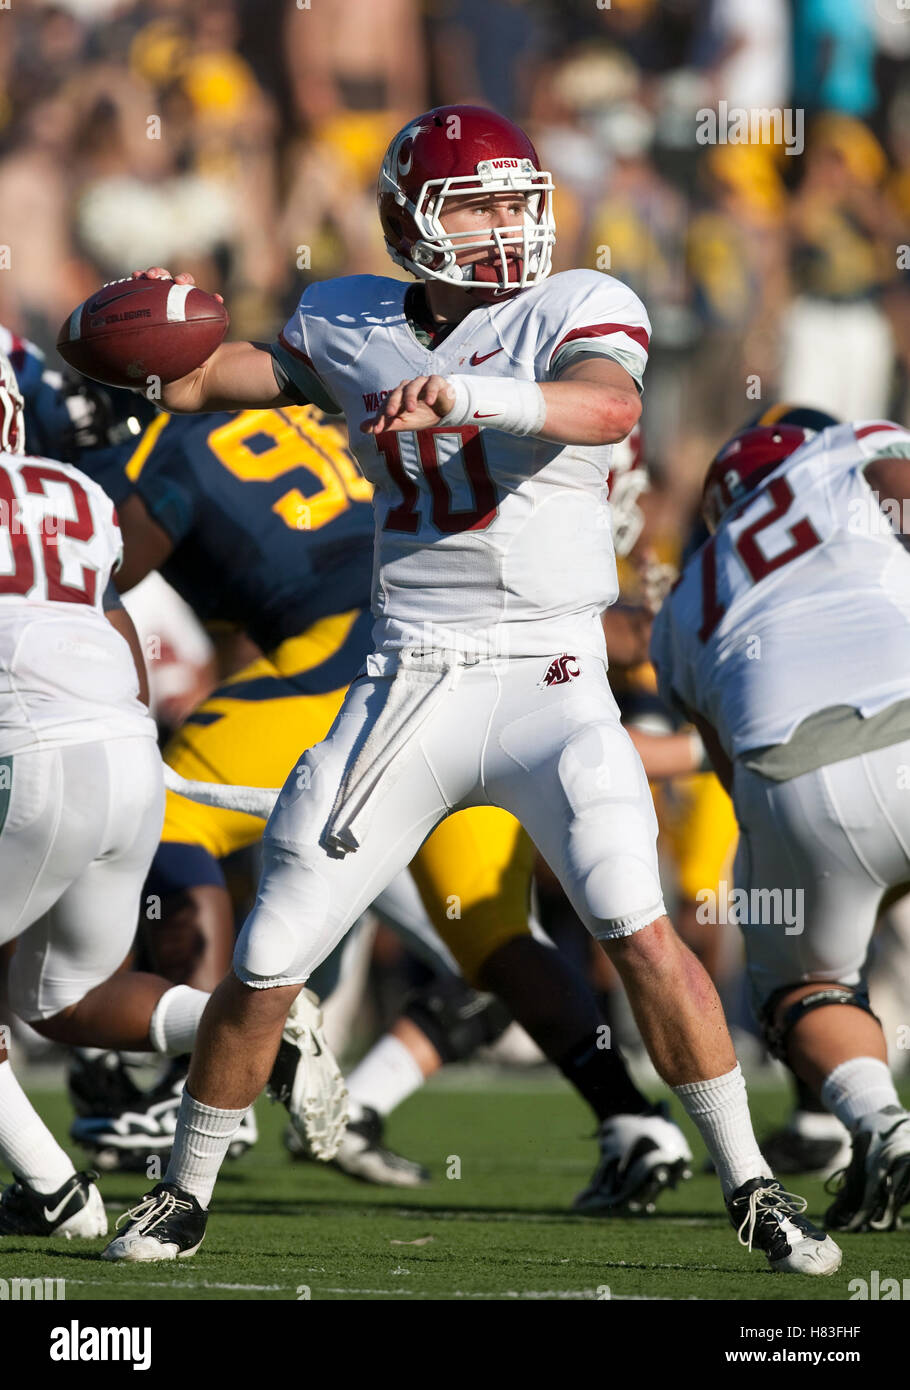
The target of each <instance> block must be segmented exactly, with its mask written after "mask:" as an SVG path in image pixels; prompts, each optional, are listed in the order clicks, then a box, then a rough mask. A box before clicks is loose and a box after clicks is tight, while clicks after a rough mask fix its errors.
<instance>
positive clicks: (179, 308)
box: [57, 279, 229, 387]
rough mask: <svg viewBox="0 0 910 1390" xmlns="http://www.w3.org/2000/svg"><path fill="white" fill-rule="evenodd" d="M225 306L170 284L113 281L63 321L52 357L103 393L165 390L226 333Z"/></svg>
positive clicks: (188, 287)
mask: <svg viewBox="0 0 910 1390" xmlns="http://www.w3.org/2000/svg"><path fill="white" fill-rule="evenodd" d="M228 322H229V320H228V314H227V310H226V309H225V307H224V305H223V304H222V303H221V302H220V301H219V300H217V299H216V298H215V297H214V295H211V294H206V293H205V291H204V290H200V289H197V288H196V286H195V285H178V284H177V283H176V282H175V281H174V280H131V279H126V280H113V281H112V282H111V283H110V284H108V285H104V286H103V287H102V288H101V289H100V290H97V291H96V293H95V294H92V295H90V296H89V298H88V299H86V300H85V301H84V302H83V303H82V304H80V305H79V306H78V308H76V309H74V310H73V312H72V313H71V314H70V315H69V317H68V318H67V319H66V321H65V323H64V324H63V325H62V327H61V329H60V332H59V334H58V341H57V351H58V352H59V353H60V356H61V357H62V358H63V360H64V361H65V362H68V363H69V365H70V366H71V367H75V369H76V370H77V371H78V372H81V373H82V374H83V376H88V377H92V378H93V380H95V381H101V382H104V384H105V385H107V386H131V387H143V386H146V385H147V384H149V378H157V380H158V382H160V383H161V384H162V385H166V384H167V383H168V382H170V381H176V380H177V379H178V378H179V377H182V376H185V375H186V373H187V372H191V371H192V370H193V368H194V367H198V366H199V365H200V364H201V363H202V362H204V361H205V359H206V358H207V357H208V356H209V355H210V354H211V353H212V352H214V350H215V348H216V347H218V345H219V343H220V342H221V341H222V339H223V338H224V335H225V333H226V332H227V326H228Z"/></svg>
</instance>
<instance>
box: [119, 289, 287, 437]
mask: <svg viewBox="0 0 910 1390" xmlns="http://www.w3.org/2000/svg"><path fill="white" fill-rule="evenodd" d="M132 278H133V279H134V280H140V279H149V280H175V281H176V283H177V284H178V285H192V284H194V283H195V281H194V280H193V277H192V275H189V274H186V273H185V272H184V273H183V274H181V275H176V276H174V275H171V273H170V271H167V270H164V269H163V268H162V267H161V266H152V268H151V269H150V270H134V271H133V275H132ZM216 297H217V298H220V295H219V296H216ZM300 402H301V397H300V395H299V393H297V394H295V395H294V396H289V395H286V394H285V393H284V392H283V391H282V389H281V387H280V386H279V384H278V378H277V377H276V375H275V366H274V358H273V357H272V354H271V353H270V351H269V349H268V347H267V346H266V345H264V344H261V343H222V344H221V346H220V347H217V348H216V349H215V351H214V352H213V353H212V355H211V356H210V357H207V358H206V360H205V361H204V362H203V363H202V365H201V366H199V367H196V368H195V370H193V371H192V372H187V374H186V376H182V377H179V378H178V379H177V381H172V382H170V383H169V384H168V385H167V386H163V387H162V390H161V405H162V407H163V409H164V410H166V411H168V412H169V413H170V414H172V415H192V414H195V413H196V412H197V411H203V410H268V409H270V408H271V407H273V406H281V405H294V404H300Z"/></svg>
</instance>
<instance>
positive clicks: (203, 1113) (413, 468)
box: [105, 107, 840, 1274]
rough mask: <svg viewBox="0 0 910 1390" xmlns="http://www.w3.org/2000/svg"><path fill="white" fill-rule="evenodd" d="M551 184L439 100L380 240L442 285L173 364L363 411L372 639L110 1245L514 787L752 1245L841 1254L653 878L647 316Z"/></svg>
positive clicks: (194, 1237)
mask: <svg viewBox="0 0 910 1390" xmlns="http://www.w3.org/2000/svg"><path fill="white" fill-rule="evenodd" d="M551 194H552V181H551V179H550V176H549V174H547V173H545V172H544V171H542V170H541V169H540V166H539V162H538V159H537V155H536V153H535V151H534V148H533V146H532V145H531V143H530V141H529V140H528V138H527V136H525V135H524V133H523V132H522V131H520V130H519V129H518V128H517V127H516V126H514V125H512V123H511V122H509V121H506V120H505V119H503V118H502V117H500V116H498V115H495V114H494V113H492V112H489V111H485V110H482V109H480V108H476V107H443V108H438V109H437V110H435V111H431V112H428V113H427V114H426V115H424V116H421V117H419V118H417V119H416V120H414V121H413V122H411V123H410V124H409V125H408V126H406V127H405V128H404V129H403V130H402V131H401V132H400V133H399V135H398V136H397V137H396V138H395V140H394V141H393V142H392V144H391V146H390V148H389V151H388V153H387V155H386V158H385V161H384V163H383V166H382V170H381V173H380V180H379V210H380V217H381V220H382V224H383V228H384V231H385V236H386V241H387V245H388V247H389V250H390V252H391V254H392V256H393V258H394V259H395V260H396V261H397V262H398V263H399V264H400V265H402V266H404V267H405V268H406V269H407V270H409V271H410V272H411V273H412V274H414V275H416V276H417V277H418V279H419V280H420V281H421V282H422V283H420V284H418V285H412V286H410V287H409V286H408V285H406V284H405V283H403V282H401V281H399V280H386V279H381V278H378V277H369V276H366V277H355V278H353V279H341V280H335V281H329V282H327V283H324V284H319V285H314V286H311V287H310V288H309V289H308V290H307V291H306V293H305V294H304V295H303V297H302V299H301V302H300V306H299V308H298V310H297V312H296V313H295V314H294V315H293V317H292V318H291V320H290V322H289V323H288V324H287V326H286V327H285V330H284V332H283V333H282V335H281V337H280V339H279V342H278V343H277V344H273V345H272V347H271V348H269V347H263V346H259V347H257V346H256V345H253V344H249V343H233V344H230V345H227V346H222V347H220V348H219V349H218V350H217V351H216V352H215V353H213V354H212V356H211V357H210V358H209V359H208V360H207V361H206V362H205V363H204V364H203V365H202V366H201V367H199V368H198V369H197V370H196V371H195V372H192V373H190V374H188V375H187V376H186V377H184V378H182V379H181V380H179V381H177V382H174V383H172V384H171V385H170V386H168V387H166V388H165V392H164V398H163V401H162V404H163V405H164V407H165V408H166V409H168V410H177V411H181V410H189V411H194V410H206V409H214V408H216V407H217V408H219V409H230V408H233V407H237V408H240V407H244V406H253V405H256V406H265V405H269V406H273V405H281V404H283V403H289V402H294V401H301V400H310V401H315V402H316V403H318V404H319V405H321V406H322V407H323V408H325V409H328V410H334V411H341V412H343V413H344V414H345V416H346V418H347V422H348V426H349V429H350V432H351V437H352V441H353V445H354V447H355V449H356V451H357V454H358V457H359V459H360V461H361V464H362V466H363V469H364V471H365V473H366V474H367V476H368V477H369V478H370V479H371V481H372V482H373V483H374V484H375V488H376V499H375V506H376V550H375V569H374V579H375V583H374V612H375V617H376V627H375V639H376V652H375V654H374V655H372V656H371V657H370V658H368V661H367V665H366V668H365V670H364V672H363V673H362V675H361V676H360V677H359V678H358V679H357V680H355V681H354V683H353V685H352V686H351V688H350V691H349V694H348V696H347V698H346V700H345V703H344V706H343V707H342V710H341V712H340V714H339V716H338V719H337V720H336V722H335V724H334V725H333V728H332V729H331V731H330V733H329V735H328V737H327V738H326V740H325V741H324V742H323V743H321V744H319V745H318V746H317V747H316V748H314V749H311V750H310V751H309V752H307V753H306V755H305V756H303V757H302V758H301V760H300V762H299V763H298V764H297V766H296V767H295V768H294V769H292V771H291V773H290V776H289V778H288V781H287V783H286V784H285V788H284V791H283V793H282V795H281V796H280V798H279V801H278V804H277V806H276V808H275V811H274V813H273V815H272V817H271V819H270V821H269V823H268V826H267V828H266V832H265V838H264V841H263V851H264V871H263V876H262V880H261V882H260V887H259V893H258V897H257V901H256V904H255V906H254V908H253V911H252V913H251V914H250V917H249V918H248V920H247V922H246V924H245V926H244V929H243V931H242V933H241V935H240V938H239V940H238V943H237V949H236V952H235V956H234V967H233V972H232V974H231V975H229V976H228V977H227V979H226V980H225V981H224V982H223V984H222V985H221V986H219V988H218V990H217V991H216V993H215V995H214V996H213V998H212V1002H211V1004H210V1005H209V1007H208V1009H207V1010H206V1014H205V1016H204V1019H203V1023H202V1025H201V1029H200V1035H199V1040H198V1043H197V1047H196V1050H195V1053H194V1057H193V1062H192V1066H191V1070H190V1074H189V1078H188V1083H187V1089H186V1091H185V1093H184V1100H183V1102H182V1107H181V1118H180V1123H179V1125H178V1131H177V1135H176V1139H175V1144H174V1149H173V1151H172V1156H171V1163H170V1166H169V1168H168V1172H167V1175H166V1178H165V1181H164V1183H162V1184H160V1185H159V1186H158V1188H156V1190H155V1192H153V1193H152V1194H150V1195H149V1197H148V1198H147V1199H146V1202H145V1203H144V1205H143V1206H142V1208H140V1209H139V1210H138V1211H137V1212H136V1214H135V1216H134V1218H133V1220H132V1221H131V1222H130V1224H129V1225H128V1226H127V1227H126V1229H125V1230H124V1233H123V1234H122V1235H121V1236H120V1237H119V1238H117V1239H116V1240H115V1241H114V1242H113V1243H112V1244H111V1245H110V1246H109V1247H108V1250H107V1251H106V1252H105V1253H106V1255H107V1257H108V1258H111V1259H173V1258H175V1257H176V1256H177V1255H188V1254H192V1253H193V1252H194V1251H195V1250H196V1249H198V1247H199V1244H200V1243H201V1241H202V1238H203V1234H204V1231H205V1223H206V1210H205V1209H206V1207H207V1205H208V1202H209V1198H210V1195H211V1192H212V1190H213V1187H214V1182H215V1178H216V1175H217V1171H218V1168H219V1165H220V1163H221V1161H222V1158H223V1155H224V1153H225V1151H226V1149H227V1147H228V1145H229V1144H230V1140H231V1135H232V1134H233V1132H234V1129H235V1128H236V1125H237V1122H238V1119H239V1116H240V1114H241V1113H242V1111H243V1110H244V1109H245V1108H246V1107H247V1106H248V1105H249V1104H250V1102H251V1101H252V1100H253V1099H254V1097H255V1096H256V1095H257V1093H258V1092H259V1090H260V1089H261V1087H262V1085H263V1082H264V1080H265V1077H266V1075H267V1072H268V1067H269V1065H270V1063H271V1057H272V1055H273V1052H274V1047H275V1043H276V1039H277V1037H278V1034H279V1032H280V1029H281V1025H282V1022H283V1019H284V1015H285V1012H286V1010H287V1008H288V1006H289V1004H290V1002H291V1000H293V998H294V996H295V994H296V992H297V991H298V989H299V988H300V986H301V984H302V983H303V982H304V981H305V980H306V979H307V977H308V976H309V974H310V972H311V971H312V970H313V969H314V968H315V967H316V966H317V965H318V964H319V962H320V961H321V960H322V959H323V958H324V957H325V956H326V955H327V953H328V952H329V951H330V950H331V949H332V947H333V946H334V945H335V944H336V943H337V942H338V941H339V940H340V939H341V937H342V936H343V935H344V934H345V932H346V931H347V930H348V928H349V927H350V925H351V924H352V922H353V921H354V920H355V918H356V917H357V915H358V914H359V913H360V912H361V911H362V910H363V909H364V908H365V907H366V906H367V904H368V903H369V902H370V901H372V899H374V898H375V897H376V894H377V892H378V891H379V890H380V889H381V888H382V887H383V886H384V885H385V884H386V883H388V882H389V880H390V879H391V878H392V876H393V875H394V874H395V873H396V872H397V871H398V870H399V869H401V868H403V867H404V866H405V865H406V864H407V863H408V862H409V861H410V860H411V858H412V857H413V855H414V853H415V852H416V850H417V849H418V847H419V846H420V844H421V843H422V841H423V840H424V839H425V837H426V836H427V835H428V834H429V832H430V831H431V830H432V829H433V827H434V826H435V825H437V824H438V822H439V821H440V820H441V819H442V818H443V817H445V816H446V815H447V814H449V813H450V812H451V811H455V810H457V809H459V808H461V807H466V806H473V805H484V804H494V805H498V806H501V807H503V808H505V809H507V810H509V811H511V812H512V813H513V814H514V815H515V816H517V818H518V819H519V820H521V821H522V822H523V823H524V825H525V826H526V827H527V829H528V830H529V832H530V834H531V835H532V837H533V839H534V840H535V841H536V843H537V845H538V847H539V849H540V850H541V852H542V854H543V855H544V857H545V858H546V859H547V861H548V862H549V864H550V865H551V866H552V867H553V869H554V870H555V871H556V873H557V874H558V876H559V878H560V880H561V882H562V884H563V887H564V888H565V890H566V892H567V893H568V895H569V897H570V899H571V900H572V902H573V904H574V906H575V908H576V910H577V911H578V913H579V915H580V916H581V918H582V920H583V921H584V922H585V924H586V925H587V926H588V928H589V929H590V931H591V932H592V933H593V935H594V936H595V937H597V938H598V939H599V940H601V941H602V942H603V944H604V947H605V949H606V951H607V953H608V954H609V955H610V958H611V959H612V960H613V961H614V962H615V964H616V967H617V969H618V971H619V973H620V975H621V977H622V979H623V981H624V984H625V986H626V989H627V992H628V994H629V997H630V1000H631V1003H632V1007H633V1010H634V1012H635V1015H636V1018H637V1021H638V1023H639V1026H640V1028H641V1031H642V1034H643V1036H644V1037H645V1040H646V1042H647V1045H648V1048H649V1051H650V1053H651V1056H652V1058H653V1060H654V1063H655V1065H656V1067H657V1069H658V1071H659V1072H660V1073H661V1075H662V1076H663V1078H664V1079H665V1080H666V1081H667V1083H668V1084H669V1085H671V1086H673V1088H674V1089H675V1091H676V1093H677V1095H678V1096H679V1097H680V1099H681V1101H682V1103H683V1105H684V1106H685V1108H686V1110H687V1111H688V1113H689V1114H690V1115H691V1116H692V1118H693V1119H694V1121H695V1123H696V1124H697V1125H698V1127H699V1129H700V1131H701V1133H702V1135H703V1137H704V1139H705V1142H706V1143H707V1145H708V1148H709V1150H710V1152H711V1154H712V1156H713V1157H714V1159H715V1161H716V1164H717V1168H718V1172H719V1174H720V1176H721V1181H722V1185H723V1188H724V1195H725V1198H726V1199H727V1203H728V1209H729V1212H730V1215H731V1218H732V1219H733V1221H734V1224H735V1225H736V1226H737V1227H738V1228H739V1230H740V1233H741V1239H743V1241H744V1243H746V1242H748V1243H749V1244H750V1246H751V1245H756V1246H758V1247H759V1248H761V1249H763V1250H764V1251H765V1252H766V1254H767V1255H768V1258H769V1260H770V1262H771V1264H772V1266H773V1267H774V1268H775V1269H781V1270H786V1271H800V1272H808V1273H813V1274H825V1273H830V1272H832V1271H833V1270H834V1269H835V1268H836V1267H837V1265H838V1264H839V1262H840V1251H839V1250H838V1249H837V1247H836V1246H835V1245H834V1243H833V1242H832V1241H831V1240H830V1238H827V1237H825V1236H824V1235H823V1234H822V1233H821V1232H820V1231H818V1230H816V1229H815V1228H814V1227H813V1226H812V1225H811V1224H810V1223H809V1222H807V1221H806V1220H805V1219H804V1218H803V1217H802V1216H801V1214H800V1213H801V1211H802V1210H803V1209H804V1208H805V1203H804V1202H802V1201H801V1199H793V1198H791V1197H790V1196H789V1194H786V1193H784V1192H783V1191H782V1190H781V1188H780V1186H779V1184H777V1183H775V1182H774V1181H773V1179H772V1178H771V1175H770V1173H769V1171H768V1169H767V1167H766V1165H765V1163H764V1160H763V1159H762V1157H761V1154H760V1152H759V1150H758V1147H757V1145H756V1143H755V1139H754V1136H753V1134H752V1128H751V1123H750V1119H749V1113H748V1104H747V1100H746V1094H745V1087H744V1084H743V1080H742V1076H741V1073H740V1071H739V1067H738V1065H737V1063H736V1058H735V1055H734V1053H733V1049H732V1046H731V1043H730V1039H729V1035H728V1033H727V1029H726V1024H725V1022H724V1019H723V1014H722V1011H721V1008H720V1004H719V1001H718V999H717V996H716V993H715V992H714V989H713V987H712V985H711V983H710V980H709V979H708V977H707V975H706V974H705V972H704V971H703V969H702V968H701V966H700V965H699V964H698V963H697V961H696V960H695V958H694V956H692V955H691V954H690V953H689V952H688V951H686V950H685V948H684V947H683V946H682V944H681V942H680V941H679V940H678V938H677V937H676V935H675V933H674V932H673V929H672V927H671V925H670V922H669V920H668V918H667V916H666V912H665V908H664V905H663V899H662V896H661V887H660V880H659V876H658V869H657V855H656V846H655V841H656V834H657V825H656V818H655V815H654V809H653V806H652V804H651V799H650V794H649V791H648V786H647V781H646V779H645V776H644V772H643V770H642V766H641V763H640V761H639V758H638V755H637V753H636V752H635V749H634V747H633V745H632V743H631V741H630V739H629V737H628V735H627V734H626V733H625V731H624V730H623V729H622V727H621V725H620V721H619V714H618V711H617V708H616V703H615V701H614V699H613V696H612V694H611V691H610V687H609V684H608V681H607V674H606V649H605V645H604V640H603V632H602V627H601V622H600V611H601V609H602V608H604V607H605V606H606V605H608V604H610V603H611V602H613V600H614V599H615V597H616V594H617V582H616V570H615V564H614V560H613V554H612V544H611V538H610V518H609V508H608V505H607V503H606V497H605V493H606V481H607V475H608V472H609V466H610V446H611V445H612V444H613V443H614V442H616V441H617V440H620V439H622V438H624V437H625V435H627V434H628V432H629V430H630V429H631V428H632V427H633V425H634V424H635V423H636V421H637V419H638V416H639V413H640V404H639V388H640V382H641V376H642V372H643V370H644V365H645V360H646V354H647V347H648V331H649V328H648V320H647V316H646V314H645V311H644V308H643V307H642V305H641V303H640V302H639V300H638V299H637V298H636V296H635V295H634V294H632V293H631V291H630V290H628V289H627V288H626V287H625V286H624V285H622V284H620V283H619V282H618V281H616V280H614V279H612V278H611V277H609V276H606V275H601V274H599V273H598V272H595V271H572V272H569V273H567V274H563V275H558V276H555V277H554V278H553V279H548V278H547V276H548V273H549V269H550V256H551V248H552V244H553V241H554V236H555V232H554V226H553V219H552V213H551V206H550V199H551ZM136 273H137V274H139V273H140V272H136ZM145 273H147V274H150V275H158V276H166V275H167V272H166V271H163V270H161V269H160V268H158V267H156V268H154V269H153V270H152V271H149V272H145ZM189 278H190V277H187V276H179V277H178V279H180V280H181V281H183V282H187V281H188V280H189ZM594 1045H596V1039H592V1046H594Z"/></svg>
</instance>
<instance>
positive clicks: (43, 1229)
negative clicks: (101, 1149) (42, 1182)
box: [0, 1173, 107, 1240]
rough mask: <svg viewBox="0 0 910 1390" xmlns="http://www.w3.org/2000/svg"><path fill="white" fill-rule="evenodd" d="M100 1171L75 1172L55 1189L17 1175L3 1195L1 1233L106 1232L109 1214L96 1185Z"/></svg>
mask: <svg viewBox="0 0 910 1390" xmlns="http://www.w3.org/2000/svg"><path fill="white" fill-rule="evenodd" d="M97 1176H98V1174H97V1173H74V1174H73V1176H72V1177H71V1178H67V1180H66V1182H65V1183H64V1184H63V1186H62V1187H58V1188H57V1191H56V1192H36V1191H35V1189H34V1188H33V1187H29V1185H28V1183H27V1182H26V1181H25V1179H24V1178H19V1177H17V1178H16V1179H15V1181H14V1182H12V1183H11V1184H10V1186H9V1187H5V1188H4V1189H3V1195H2V1196H0V1236H65V1237H66V1239H67V1240H72V1238H73V1237H74V1236H79V1237H81V1238H84V1239H86V1240H92V1239H94V1238H95V1237H97V1236H106V1235H107V1214H106V1212H105V1210H104V1203H103V1202H102V1200H101V1193H100V1192H99V1191H98V1189H97V1187H96V1186H95V1179H96V1178H97Z"/></svg>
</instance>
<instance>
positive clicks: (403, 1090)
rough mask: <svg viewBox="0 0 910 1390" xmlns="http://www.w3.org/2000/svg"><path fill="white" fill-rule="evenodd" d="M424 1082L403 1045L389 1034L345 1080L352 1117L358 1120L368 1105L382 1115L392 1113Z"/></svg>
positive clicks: (380, 1040) (417, 1067) (421, 1074)
mask: <svg viewBox="0 0 910 1390" xmlns="http://www.w3.org/2000/svg"><path fill="white" fill-rule="evenodd" d="M425 1079H426V1078H425V1077H424V1074H423V1072H422V1071H421V1070H420V1067H419V1066H418V1065H417V1063H416V1062H415V1060H414V1058H413V1057H412V1055H411V1053H410V1052H409V1051H408V1049H407V1048H406V1047H405V1045H404V1043H403V1042H401V1041H400V1039H398V1038H396V1037H394V1036H393V1035H392V1034H391V1033H386V1035H385V1037H384V1038H380V1039H379V1042H378V1043H377V1044H376V1046H375V1047H373V1048H371V1049H370V1051H369V1052H368V1053H367V1055H366V1056H365V1057H364V1059H363V1061H362V1062H358V1064H357V1066H356V1067H355V1068H354V1070H353V1071H352V1072H351V1074H350V1076H348V1077H346V1078H345V1085H346V1086H347V1088H348V1097H349V1114H350V1118H351V1119H352V1120H356V1119H359V1118H360V1115H361V1114H362V1112H363V1107H365V1106H367V1107H369V1108H370V1109H371V1110H378V1112H379V1114H380V1115H389V1114H391V1112H392V1111H393V1110H394V1109H395V1107H396V1106H397V1105H400V1104H401V1102H402V1101H404V1100H407V1098H408V1096H410V1095H413V1093H414V1092H415V1091H418V1090H419V1089H420V1087H421V1086H422V1085H423V1083H424V1081H425Z"/></svg>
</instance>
